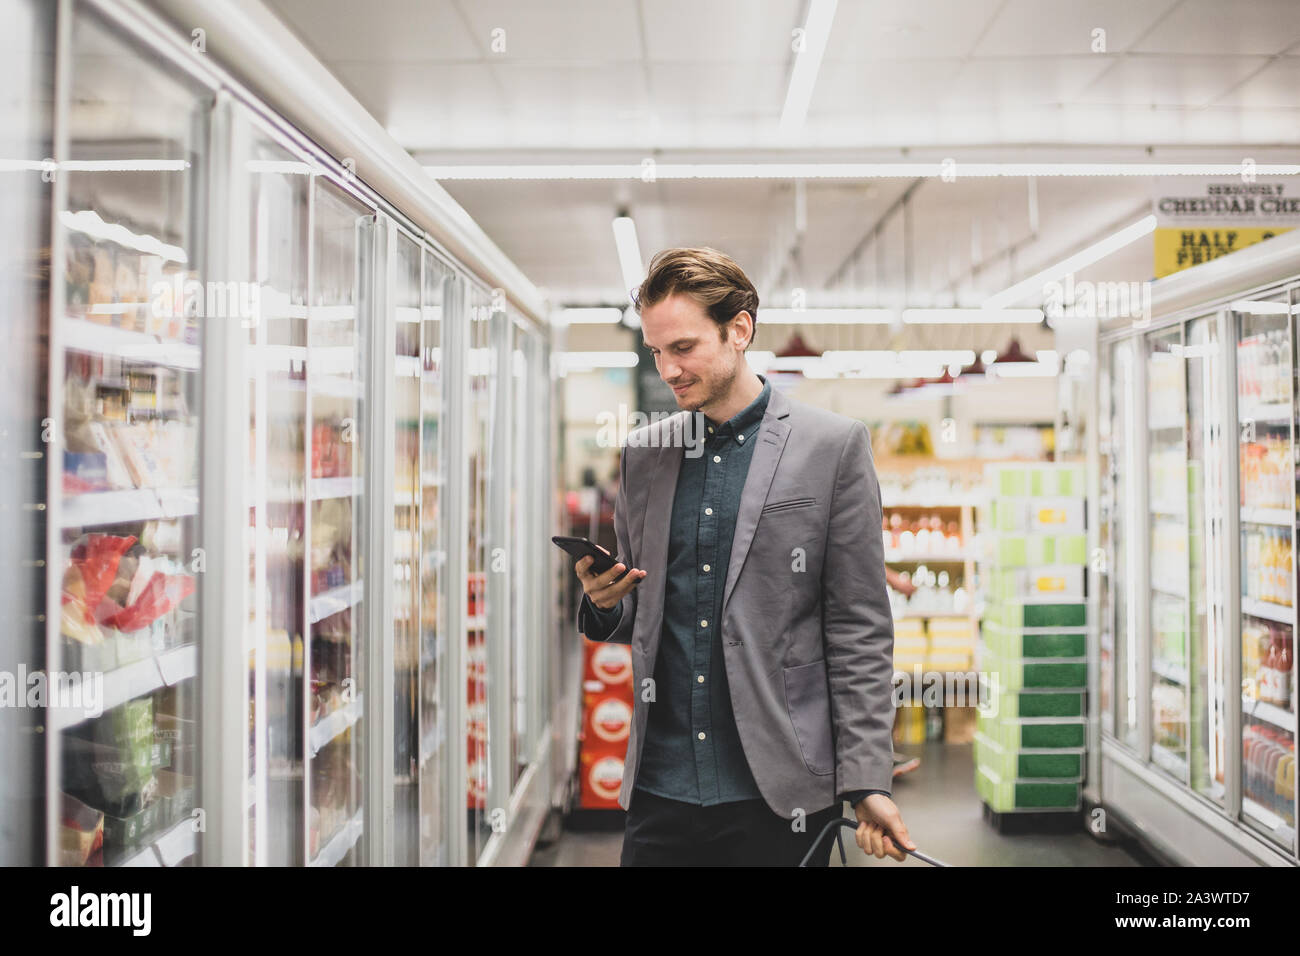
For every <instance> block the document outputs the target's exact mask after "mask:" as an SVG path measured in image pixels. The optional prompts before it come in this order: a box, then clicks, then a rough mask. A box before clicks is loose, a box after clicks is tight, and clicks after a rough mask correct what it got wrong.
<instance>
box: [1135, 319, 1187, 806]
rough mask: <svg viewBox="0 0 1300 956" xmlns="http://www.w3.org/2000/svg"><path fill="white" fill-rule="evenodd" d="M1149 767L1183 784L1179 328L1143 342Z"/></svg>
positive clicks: (1183, 471)
mask: <svg viewBox="0 0 1300 956" xmlns="http://www.w3.org/2000/svg"><path fill="white" fill-rule="evenodd" d="M1146 372H1147V482H1148V483H1147V510H1148V533H1149V535H1150V536H1149V538H1148V541H1149V545H1150V555H1151V557H1150V562H1149V577H1150V584H1151V617H1150V628H1151V630H1150V633H1151V662H1150V664H1151V762H1152V763H1153V764H1155V765H1156V766H1157V767H1158V768H1160V769H1161V770H1163V771H1164V772H1165V773H1168V774H1169V775H1170V776H1172V777H1174V778H1175V779H1176V780H1179V781H1181V782H1183V783H1186V782H1188V756H1187V747H1188V737H1189V729H1188V713H1189V711H1188V707H1189V701H1188V688H1189V685H1190V680H1189V677H1188V658H1187V628H1188V609H1189V596H1190V581H1189V576H1190V575H1189V563H1188V562H1189V556H1188V547H1189V546H1188V485H1189V478H1188V475H1189V470H1188V461H1187V435H1186V429H1187V406H1186V401H1185V397H1186V396H1185V385H1184V382H1185V375H1184V372H1185V365H1184V359H1183V330H1182V327H1181V326H1176V327H1174V328H1172V329H1169V330H1167V331H1163V332H1159V333H1155V334H1153V335H1151V336H1148V337H1147V339H1146Z"/></svg>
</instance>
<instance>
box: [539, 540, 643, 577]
mask: <svg viewBox="0 0 1300 956" xmlns="http://www.w3.org/2000/svg"><path fill="white" fill-rule="evenodd" d="M551 541H553V542H554V543H555V544H556V545H558V546H559V547H560V548H562V549H563V550H565V551H567V552H568V553H569V554H571V555H573V556H574V557H575V558H585V557H587V556H588V555H590V556H591V557H592V558H594V559H595V560H594V561H592V562H591V567H590V568H589V569H588V570H590V571H591V572H592V573H593V574H604V573H605V572H606V571H608V570H609V569H610V568H612V567H613V566H614V565H616V564H618V563H619V559H618V558H616V557H610V556H609V555H608V554H606V553H605V552H604V551H602V550H601V549H600V548H598V547H596V546H595V545H594V544H592V543H591V542H590V541H588V540H587V539H586V538H569V537H566V536H565V535H562V534H557V535H553V536H552V537H551ZM627 572H628V569H627V568H624V569H623V574H620V575H619V576H618V577H616V578H615V579H614V580H615V581H621V580H623V576H624V575H626V574H627Z"/></svg>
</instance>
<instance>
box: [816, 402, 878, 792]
mask: <svg viewBox="0 0 1300 956" xmlns="http://www.w3.org/2000/svg"><path fill="white" fill-rule="evenodd" d="M881 510H882V508H881V497H880V484H879V482H878V481H877V480H876V470H875V466H874V465H873V463H872V460H871V442H870V438H869V435H868V433H867V426H866V425H864V424H863V423H862V422H857V421H855V422H854V423H853V426H852V427H851V428H850V429H849V434H848V438H847V440H846V441H845V443H844V447H843V449H841V451H840V458H839V463H838V465H837V467H836V470H835V486H834V490H833V492H832V494H831V507H830V525H829V528H828V530H827V540H826V557H825V560H824V562H823V565H822V567H823V570H822V612H823V631H822V640H823V642H824V650H825V655H826V672H827V680H828V683H829V687H830V695H831V723H832V726H833V728H834V731H835V783H836V788H837V792H838V793H844V792H846V791H852V790H881V791H884V792H886V793H887V792H889V790H890V788H891V785H892V783H893V775H894V761H893V753H894V745H893V729H894V700H893V675H894V618H893V614H892V613H891V611H890V607H889V593H888V591H887V590H886V588H885V553H884V545H883V543H882V541H881V537H880V514H881Z"/></svg>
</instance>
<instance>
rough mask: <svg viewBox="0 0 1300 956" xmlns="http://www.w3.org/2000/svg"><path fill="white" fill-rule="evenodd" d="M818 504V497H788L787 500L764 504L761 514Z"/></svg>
mask: <svg viewBox="0 0 1300 956" xmlns="http://www.w3.org/2000/svg"><path fill="white" fill-rule="evenodd" d="M815 504H817V499H816V498H787V499H786V500H785V501H774V502H772V503H771V504H770V505H764V506H763V510H762V511H760V512H759V514H771V513H772V512H773V511H789V510H791V509H793V508H807V507H808V506H809V505H815Z"/></svg>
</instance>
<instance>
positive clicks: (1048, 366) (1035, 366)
mask: <svg viewBox="0 0 1300 956" xmlns="http://www.w3.org/2000/svg"><path fill="white" fill-rule="evenodd" d="M993 374H994V375H996V376H998V377H1000V378H1052V377H1054V376H1056V375H1059V374H1061V367H1060V366H1059V365H1057V364H1055V363H1052V362H1013V363H1012V364H1010V365H994V366H993Z"/></svg>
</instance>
